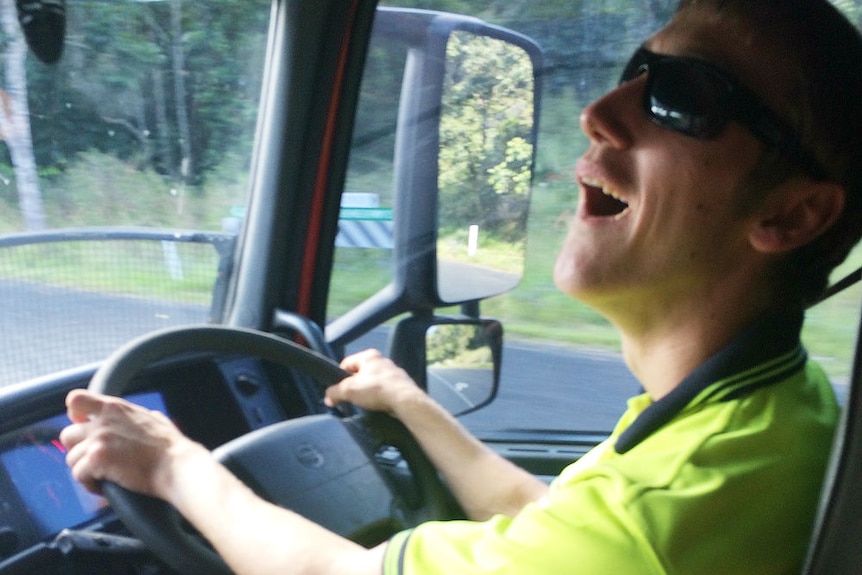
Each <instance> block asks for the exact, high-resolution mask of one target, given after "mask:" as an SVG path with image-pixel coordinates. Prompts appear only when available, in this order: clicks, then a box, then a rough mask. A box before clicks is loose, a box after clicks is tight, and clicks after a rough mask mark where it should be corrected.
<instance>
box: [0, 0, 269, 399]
mask: <svg viewBox="0 0 862 575" xmlns="http://www.w3.org/2000/svg"><path fill="white" fill-rule="evenodd" d="M8 11H11V12H9V13H8V14H6V13H5V12H8ZM14 11H15V3H12V2H6V3H3V5H2V7H0V12H4V13H3V14H0V16H2V19H3V21H4V22H7V23H11V24H10V25H8V26H4V31H3V42H2V43H0V51H2V58H3V62H4V70H3V76H2V78H0V103H2V106H0V108H2V113H0V134H2V139H3V142H2V145H0V338H2V340H3V345H2V346H0V385H4V384H8V383H13V382H17V381H21V380H22V379H26V378H30V377H35V376H39V375H43V374H47V373H49V372H53V371H56V370H60V369H65V368H71V367H76V366H79V365H82V364H86V363H90V362H94V361H97V360H100V359H102V358H103V357H104V356H105V354H106V353H108V352H110V351H112V350H113V349H115V348H116V347H117V346H118V345H119V344H121V343H123V342H125V341H127V340H128V339H129V338H131V337H134V336H135V335H139V334H142V333H144V332H146V331H149V330H152V329H155V328H159V327H167V326H170V325H175V324H181V323H189V322H206V321H211V320H218V319H219V318H218V313H219V311H220V306H219V305H218V302H219V301H221V300H220V299H219V298H221V297H222V296H223V294H224V291H223V288H224V285H225V282H226V281H227V279H228V278H227V276H226V275H225V273H224V272H226V271H228V270H227V268H226V267H225V265H226V263H227V262H228V261H229V257H230V251H231V247H232V245H233V243H232V242H233V238H234V236H235V235H236V233H237V231H238V229H239V226H240V221H241V218H242V216H243V214H244V203H245V196H246V188H247V181H246V180H247V173H248V170H249V165H250V160H251V150H252V141H253V136H254V127H255V121H256V117H257V106H258V99H259V95H260V86H261V78H262V66H263V59H264V52H265V47H266V33H267V28H268V22H269V15H270V2H269V1H268V0H244V2H242V3H238V2H228V1H225V0H211V1H206V2H179V1H160V2H130V1H125V2H104V1H84V0H81V1H70V2H66V17H67V24H68V25H67V31H66V41H65V43H64V45H63V54H62V58H61V59H60V60H59V62H57V63H54V64H46V63H43V62H41V61H39V60H38V59H37V58H36V57H35V55H34V54H33V53H32V52H29V51H28V50H27V45H26V42H25V39H24V37H23V35H22V33H21V29H20V27H19V26H17V18H16V17H15V14H14ZM220 272H222V273H220ZM34 342H38V345H35V344H34Z"/></svg>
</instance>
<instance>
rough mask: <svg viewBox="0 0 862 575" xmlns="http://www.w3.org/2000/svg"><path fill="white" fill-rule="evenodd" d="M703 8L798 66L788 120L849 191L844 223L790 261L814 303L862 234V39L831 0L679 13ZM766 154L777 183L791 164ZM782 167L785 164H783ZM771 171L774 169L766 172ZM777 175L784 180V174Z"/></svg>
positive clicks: (700, 1)
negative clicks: (755, 36) (736, 23)
mask: <svg viewBox="0 0 862 575" xmlns="http://www.w3.org/2000/svg"><path fill="white" fill-rule="evenodd" d="M701 7H703V8H706V9H710V10H713V11H715V12H716V13H718V14H726V15H728V16H730V17H732V18H735V19H738V21H740V22H744V23H747V24H748V25H750V26H751V29H752V30H754V31H756V33H757V34H758V35H760V36H761V37H763V38H764V39H765V40H766V41H767V42H769V43H770V44H772V45H774V46H776V47H778V48H780V49H782V51H783V52H785V53H786V54H787V55H788V57H789V58H791V60H790V61H789V65H791V66H795V67H796V71H795V73H794V75H793V76H792V77H790V78H788V79H789V81H790V82H791V83H792V84H793V90H792V92H791V93H792V94H793V95H794V101H793V102H790V103H788V108H789V109H790V110H791V111H792V115H793V116H794V117H793V118H786V120H787V121H788V122H790V124H791V125H793V126H794V127H795V128H796V130H797V133H799V134H800V138H801V143H802V146H803V147H805V148H806V149H808V150H811V151H812V152H813V153H814V155H815V157H816V158H817V160H818V161H819V162H820V163H821V164H822V165H823V166H824V168H825V170H826V179H828V180H830V181H835V182H837V183H840V184H841V185H842V186H843V187H844V190H845V194H846V198H845V206H844V210H843V212H842V214H841V216H840V217H839V219H838V221H836V222H835V224H834V225H833V226H832V227H831V228H830V229H829V230H827V231H826V232H825V233H824V234H823V235H821V236H820V237H818V238H817V239H815V240H814V241H812V242H811V243H809V244H807V245H805V246H802V247H801V248H798V249H797V250H796V251H795V252H793V253H792V254H790V256H789V257H788V258H787V260H786V262H785V265H784V269H783V270H782V271H783V273H782V281H785V282H787V283H788V284H789V285H787V286H785V287H787V288H789V289H790V290H792V291H793V292H795V295H796V296H797V297H798V298H801V300H802V302H803V303H804V304H805V303H811V302H814V301H816V300H817V299H818V298H819V297H820V295H821V294H822V293H823V291H824V290H825V288H826V286H827V282H828V281H829V274H830V273H831V272H832V270H833V269H834V268H835V266H837V265H838V264H840V263H841V262H843V261H844V259H845V258H846V257H847V254H848V253H849V252H850V250H851V249H852V248H853V246H854V245H855V244H856V243H857V242H858V241H859V238H860V236H862V37H860V34H859V31H858V30H857V29H856V28H855V27H854V26H853V24H851V23H850V21H849V20H847V18H845V17H844V16H843V15H842V14H841V13H840V12H839V11H838V10H837V9H836V8H835V7H834V6H833V5H832V4H830V3H829V2H828V1H827V0H680V2H679V5H678V7H677V12H680V11H683V10H688V9H700V8H701ZM776 156H777V154H776V153H775V151H774V150H773V151H771V152H770V153H767V154H766V155H765V157H764V160H763V162H764V165H762V166H760V167H759V169H758V170H757V172H759V176H758V177H759V178H761V180H762V181H770V182H771V183H772V184H774V183H776V181H775V180H776V174H775V173H774V172H775V171H776V170H777V171H778V172H781V171H782V169H783V170H784V173H785V175H784V177H787V176H790V175H791V174H792V170H789V169H788V164H787V162H786V161H785V162H782V161H781V159H780V158H777V157H776ZM782 166H783V168H782ZM767 168H771V169H772V172H773V173H772V174H766V173H764V172H766V171H769V170H768V169H767ZM778 179H783V178H781V177H779V178H778Z"/></svg>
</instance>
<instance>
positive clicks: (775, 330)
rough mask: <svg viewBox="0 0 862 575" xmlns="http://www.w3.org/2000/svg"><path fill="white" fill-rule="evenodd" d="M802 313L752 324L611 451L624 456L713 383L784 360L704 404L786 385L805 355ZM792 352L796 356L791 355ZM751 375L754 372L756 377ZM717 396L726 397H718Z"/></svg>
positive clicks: (713, 393) (633, 426) (638, 421)
mask: <svg viewBox="0 0 862 575" xmlns="http://www.w3.org/2000/svg"><path fill="white" fill-rule="evenodd" d="M802 317H803V316H802V313H801V312H798V313H791V314H787V313H785V314H782V315H771V316H767V317H765V318H763V319H762V320H760V321H758V322H755V323H754V324H753V325H751V326H750V327H749V328H748V329H746V330H745V331H743V332H742V333H741V334H740V335H739V337H737V338H736V339H735V340H734V341H732V342H731V343H730V344H729V345H727V346H726V347H724V348H723V349H721V350H720V351H718V353H716V354H715V355H713V356H712V357H711V358H709V359H708V360H706V361H705V362H704V363H702V364H701V365H700V366H699V367H698V368H697V369H695V370H694V371H693V372H691V373H690V374H689V375H688V376H687V377H686V378H685V379H683V380H682V382H681V383H680V384H679V385H678V386H677V387H676V388H674V389H673V390H672V391H671V392H670V393H668V394H667V395H666V396H664V397H662V398H661V399H660V400H658V401H656V402H655V403H653V404H652V405H650V406H649V407H647V408H646V409H645V410H644V411H643V412H642V413H641V414H640V415H639V416H638V417H637V419H635V420H634V422H632V424H631V425H630V426H629V427H628V428H627V429H626V430H625V431H623V433H622V434H620V436H619V438H618V439H617V441H616V444H615V446H614V449H615V450H616V452H617V453H620V454H622V453H625V452H627V451H629V450H630V449H632V448H633V447H635V446H636V445H638V444H639V443H640V442H641V441H643V440H644V439H646V438H647V437H649V436H650V435H651V434H652V433H653V432H655V431H656V430H658V429H659V428H660V427H661V426H663V425H664V424H666V423H667V422H669V421H670V420H672V419H673V418H674V417H676V415H677V414H678V413H680V412H681V411H682V410H683V409H685V407H686V406H687V405H689V404H690V403H691V402H692V401H693V400H694V399H695V398H696V397H697V396H698V395H699V394H701V393H702V392H704V391H705V390H706V389H707V388H708V387H709V386H711V385H713V384H714V383H716V382H718V381H721V380H724V379H728V378H731V377H732V376H734V375H736V374H739V373H742V372H744V371H748V370H753V369H755V368H757V367H758V366H760V365H762V364H764V363H766V362H768V361H769V360H773V359H777V358H780V357H781V356H784V355H788V354H791V355H789V358H788V361H787V362H786V363H785V364H781V366H780V367H781V369H779V370H774V369H772V370H770V371H769V373H768V374H766V373H765V374H764V375H763V376H762V377H757V376H756V375H755V376H754V377H751V378H750V379H749V381H750V383H748V384H746V385H738V383H737V384H736V386H735V388H733V389H730V388H732V387H734V384H733V382H728V384H727V385H720V386H718V387H717V388H716V389H714V390H711V391H710V393H709V395H708V396H707V398H712V399H714V398H716V397H717V396H720V397H719V400H720V401H726V400H730V399H736V398H739V397H741V396H744V395H747V394H749V393H751V392H753V391H755V390H757V389H760V388H762V387H765V386H767V385H771V384H774V383H777V382H779V381H782V380H784V379H786V378H787V377H788V376H789V375H790V374H791V373H793V372H795V371H797V370H799V369H801V368H802V366H803V365H804V364H805V360H806V357H805V353H804V352H803V351H802V348H801V345H800V343H799V332H800V330H801V329H802ZM794 350H798V353H796V354H793V352H794ZM755 374H756V372H755ZM722 392H725V393H723V394H722Z"/></svg>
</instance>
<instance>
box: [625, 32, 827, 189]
mask: <svg viewBox="0 0 862 575" xmlns="http://www.w3.org/2000/svg"><path fill="white" fill-rule="evenodd" d="M681 71H684V72H685V74H686V76H688V77H691V76H690V75H691V74H692V73H693V72H697V73H700V74H701V78H702V79H705V80H706V81H708V82H709V83H711V84H712V85H714V87H715V89H716V90H717V92H715V93H713V94H711V96H712V97H713V98H714V102H715V105H714V108H715V109H713V110H708V111H704V112H693V111H691V110H681V109H679V107H676V108H674V107H671V106H667V105H663V104H662V102H660V101H659V100H658V99H657V97H656V95H655V94H656V88H655V86H656V85H657V84H661V85H662V86H663V87H665V88H667V87H671V88H672V91H676V93H677V94H682V95H683V96H684V95H685V90H687V89H688V88H687V86H686V85H682V86H681V88H682V89H681V90H680V86H679V84H680V83H679V82H677V84H674V83H673V82H675V79H676V78H677V77H678V76H679V72H681ZM644 73H646V75H647V76H646V86H645V88H644V96H643V106H644V111H645V112H646V114H647V116H648V117H649V118H650V120H652V121H653V122H654V123H656V124H658V125H659V126H662V127H664V128H668V129H670V130H673V131H675V132H678V133H681V134H684V135H686V136H690V137H693V138H698V139H711V138H714V137H716V136H717V135H718V134H719V133H720V132H721V131H722V130H724V128H725V127H726V126H727V124H728V123H729V122H731V121H736V122H739V123H740V124H742V125H743V126H745V127H746V128H748V130H749V131H751V133H752V134H754V135H755V136H756V137H757V138H758V139H760V140H761V141H762V142H763V143H765V144H766V145H767V146H770V147H774V148H777V149H778V150H780V151H781V152H782V153H783V154H784V155H785V156H786V157H788V158H789V159H791V160H792V161H794V162H795V163H797V164H798V165H799V166H800V167H802V168H803V169H804V170H805V171H806V172H807V173H808V174H809V175H811V176H812V177H814V178H815V179H818V180H822V179H825V178H826V170H825V169H824V168H823V166H822V165H821V164H820V162H818V161H817V160H816V159H815V158H814V156H813V155H812V154H810V153H809V152H807V151H806V150H805V149H804V148H803V147H802V143H801V142H800V139H799V137H798V136H797V135H796V133H795V131H794V130H793V129H792V128H790V126H788V125H787V123H786V122H784V121H782V120H781V119H780V118H779V117H778V115H777V114H775V113H774V112H773V111H772V110H770V109H769V107H768V106H767V105H766V104H765V103H764V102H763V100H762V99H761V98H760V97H758V96H757V94H755V93H754V92H753V91H751V90H750V89H748V88H746V87H745V86H743V85H742V84H740V83H739V82H738V81H737V80H736V79H735V78H734V77H733V76H732V75H730V74H729V73H727V72H726V71H724V70H722V69H721V68H719V67H718V66H715V65H714V64H711V63H709V62H707V61H705V60H701V59H698V58H691V57H686V56H670V55H665V54H656V53H655V52H652V51H650V50H647V49H646V48H643V47H641V48H639V49H638V50H636V51H635V53H634V54H633V55H632V57H631V59H630V60H629V62H628V63H627V64H626V66H625V68H624V69H623V73H622V75H621V76H620V82H619V83H620V84H624V83H626V82H628V81H630V80H633V79H635V78H637V77H638V76H640V75H641V74H644ZM666 91H667V90H666ZM677 100H679V98H677ZM692 107H693V106H692Z"/></svg>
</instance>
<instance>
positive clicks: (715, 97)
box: [646, 60, 730, 138]
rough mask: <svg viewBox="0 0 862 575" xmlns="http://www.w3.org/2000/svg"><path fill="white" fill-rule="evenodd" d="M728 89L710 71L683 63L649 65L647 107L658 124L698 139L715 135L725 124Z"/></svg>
mask: <svg viewBox="0 0 862 575" xmlns="http://www.w3.org/2000/svg"><path fill="white" fill-rule="evenodd" d="M728 97H729V88H728V86H727V85H726V84H725V82H723V81H722V79H721V78H720V77H718V76H716V75H715V74H713V73H712V72H711V71H710V70H709V69H707V68H704V67H702V66H699V65H697V63H695V62H691V61H684V60H659V61H656V62H654V63H653V64H652V65H650V68H649V76H648V79H647V88H646V104H647V108H648V112H649V114H650V116H651V117H652V118H653V119H654V120H655V121H656V122H658V123H659V124H661V125H663V126H666V127H668V128H671V129H673V130H676V131H678V132H681V133H683V134H687V135H690V136H695V137H699V138H709V137H712V136H714V135H716V134H718V133H719V132H720V131H721V130H722V129H723V128H724V126H725V125H727V122H728V113H729V109H730V106H729V105H728Z"/></svg>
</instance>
